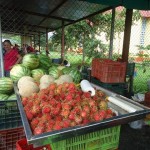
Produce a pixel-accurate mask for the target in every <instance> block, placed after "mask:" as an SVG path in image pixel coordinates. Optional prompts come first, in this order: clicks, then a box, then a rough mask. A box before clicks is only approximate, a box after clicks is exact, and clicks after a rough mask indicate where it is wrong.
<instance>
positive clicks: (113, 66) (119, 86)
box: [91, 58, 126, 95]
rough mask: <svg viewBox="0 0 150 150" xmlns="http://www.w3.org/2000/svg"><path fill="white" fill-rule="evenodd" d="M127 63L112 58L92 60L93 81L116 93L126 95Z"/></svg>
mask: <svg viewBox="0 0 150 150" xmlns="http://www.w3.org/2000/svg"><path fill="white" fill-rule="evenodd" d="M125 78H126V63H125V62H118V61H113V60H110V59H100V58H94V59H93V60H92V71H91V82H92V83H94V84H97V85H99V86H101V87H103V88H106V89H108V90H111V91H113V92H115V93H118V94H121V95H124V94H125V90H126V83H125Z"/></svg>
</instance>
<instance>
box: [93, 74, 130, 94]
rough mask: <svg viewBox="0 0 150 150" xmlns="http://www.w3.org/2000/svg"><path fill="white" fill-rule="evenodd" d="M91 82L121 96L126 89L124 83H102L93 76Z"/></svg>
mask: <svg viewBox="0 0 150 150" xmlns="http://www.w3.org/2000/svg"><path fill="white" fill-rule="evenodd" d="M91 82H92V83H94V84H96V85H98V86H101V87H103V88H105V89H108V90H110V91H113V92H115V93H117V94H120V95H123V96H124V95H125V92H126V90H127V84H126V83H103V82H100V81H99V80H98V79H96V78H94V77H91Z"/></svg>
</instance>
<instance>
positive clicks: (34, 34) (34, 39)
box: [33, 34, 35, 49]
mask: <svg viewBox="0 0 150 150" xmlns="http://www.w3.org/2000/svg"><path fill="white" fill-rule="evenodd" d="M33 38H34V39H33V40H34V49H35V34H34V36H33Z"/></svg>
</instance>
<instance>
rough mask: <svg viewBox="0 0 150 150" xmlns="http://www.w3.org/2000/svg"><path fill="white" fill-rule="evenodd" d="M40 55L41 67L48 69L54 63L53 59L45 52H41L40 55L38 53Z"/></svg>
mask: <svg viewBox="0 0 150 150" xmlns="http://www.w3.org/2000/svg"><path fill="white" fill-rule="evenodd" d="M38 57H39V59H40V64H39V67H41V68H44V69H48V68H49V67H50V66H51V65H52V61H51V59H50V57H48V56H46V55H44V54H40V55H38Z"/></svg>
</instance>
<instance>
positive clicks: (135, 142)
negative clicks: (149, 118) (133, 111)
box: [119, 124, 150, 150]
mask: <svg viewBox="0 0 150 150" xmlns="http://www.w3.org/2000/svg"><path fill="white" fill-rule="evenodd" d="M119 150H150V126H148V125H145V126H143V127H142V129H132V128H131V127H130V126H129V125H128V124H125V125H122V126H121V132H120V142H119Z"/></svg>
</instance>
